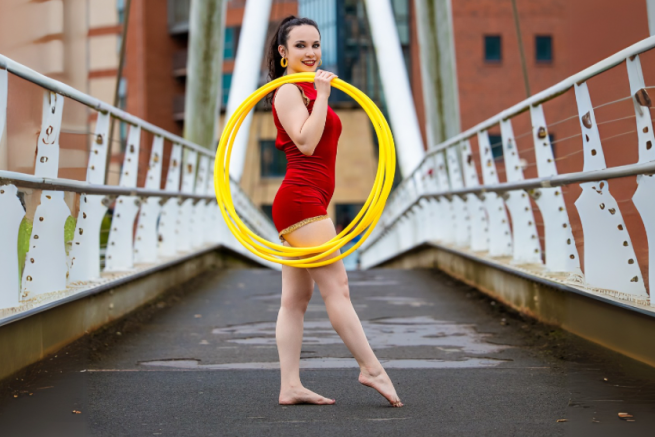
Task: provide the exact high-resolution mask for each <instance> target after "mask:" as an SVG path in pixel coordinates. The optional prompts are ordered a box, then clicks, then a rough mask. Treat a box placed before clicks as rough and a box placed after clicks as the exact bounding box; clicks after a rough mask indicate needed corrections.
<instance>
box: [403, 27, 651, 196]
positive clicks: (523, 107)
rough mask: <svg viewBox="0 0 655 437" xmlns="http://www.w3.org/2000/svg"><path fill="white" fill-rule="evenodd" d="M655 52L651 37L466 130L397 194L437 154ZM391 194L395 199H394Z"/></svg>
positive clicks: (435, 150)
mask: <svg viewBox="0 0 655 437" xmlns="http://www.w3.org/2000/svg"><path fill="white" fill-rule="evenodd" d="M653 48H655V36H650V37H648V38H645V39H643V40H641V41H639V42H637V43H635V44H633V45H631V46H630V47H627V48H625V49H623V50H621V51H619V52H617V53H615V54H613V55H611V56H609V57H607V58H605V59H603V60H602V61H599V62H597V63H595V64H594V65H592V66H590V67H587V68H585V69H584V70H582V71H580V72H579V73H576V74H574V75H572V76H569V77H567V78H566V79H564V80H562V81H561V82H558V83H556V84H555V85H553V86H551V87H549V88H546V89H545V90H543V91H541V92H539V93H537V94H535V95H533V96H531V97H529V98H527V99H525V100H522V101H521V102H519V103H517V104H515V105H514V106H511V107H509V108H507V109H505V110H503V111H501V112H499V113H498V114H496V115H494V116H493V117H490V118H488V119H486V120H484V121H482V122H480V123H478V124H476V125H475V126H473V127H471V128H470V129H467V130H465V131H464V132H462V133H460V134H458V135H455V136H454V137H452V138H449V139H448V140H446V141H444V142H442V143H439V144H437V145H434V146H431V147H429V148H428V151H427V153H426V154H425V156H424V157H423V159H422V160H421V162H420V163H419V164H418V165H417V166H416V168H415V169H414V170H413V171H412V173H411V174H410V175H408V176H407V177H405V178H403V181H402V182H401V183H400V184H399V185H398V187H396V190H397V189H398V188H400V186H402V185H403V184H405V183H406V181H407V180H411V179H412V178H413V177H414V175H415V174H416V172H418V171H419V170H420V168H421V167H422V166H423V164H424V163H425V161H426V160H427V159H429V158H430V157H431V156H433V155H434V154H435V153H438V152H440V151H443V150H445V149H447V148H448V147H451V146H454V145H456V144H457V143H460V142H462V141H465V140H467V139H469V138H471V137H473V136H474V135H475V134H477V133H478V132H481V131H485V130H487V129H489V128H490V127H492V126H494V125H496V124H498V123H500V122H501V121H503V120H507V119H508V118H512V117H514V116H516V115H519V114H521V113H523V112H525V111H527V110H529V109H530V106H537V105H539V104H542V103H545V102H547V101H549V100H551V99H554V98H555V97H557V96H559V95H561V94H563V93H565V92H567V91H568V90H569V89H571V88H572V87H573V86H574V85H575V84H578V83H581V82H584V81H586V80H588V79H591V78H592V77H594V76H596V75H598V74H600V73H603V72H604V71H607V70H609V69H611V68H613V67H616V66H617V65H619V64H621V63H622V62H624V61H625V60H626V59H627V58H629V57H632V56H635V55H638V54H640V53H643V52H645V51H647V50H651V49H653ZM393 194H394V193H392V198H393Z"/></svg>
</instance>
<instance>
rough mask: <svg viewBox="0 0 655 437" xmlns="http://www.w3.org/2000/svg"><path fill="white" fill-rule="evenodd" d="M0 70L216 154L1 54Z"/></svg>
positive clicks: (200, 151) (177, 141) (188, 145)
mask: <svg viewBox="0 0 655 437" xmlns="http://www.w3.org/2000/svg"><path fill="white" fill-rule="evenodd" d="M0 68H2V69H5V70H7V71H8V72H10V73H12V74H15V75H16V76H18V77H21V78H23V79H25V80H28V81H30V82H32V83H35V84H37V85H39V86H41V87H42V88H45V89H47V90H49V91H52V92H53V93H57V94H60V95H62V96H64V97H68V98H70V99H73V100H75V101H77V102H80V103H82V104H83V105H86V106H88V107H89V108H92V109H94V110H95V111H97V112H102V113H103V114H111V115H112V116H113V117H114V118H117V119H119V120H122V121H124V122H126V123H129V124H132V125H138V126H140V127H141V128H142V129H144V130H146V131H148V132H150V133H152V134H154V135H158V136H160V137H162V138H164V139H166V140H168V141H170V142H172V143H175V144H180V145H182V146H184V147H188V148H189V149H191V150H195V151H196V152H198V153H201V154H203V155H206V156H209V157H212V158H213V157H214V156H215V155H216V153H215V152H214V151H212V150H209V149H207V148H205V147H202V146H199V145H198V144H195V143H192V142H191V141H188V140H185V139H184V138H182V137H180V136H178V135H175V134H173V133H171V132H168V131H166V130H164V129H162V128H160V127H158V126H155V125H154V124H152V123H149V122H147V121H145V120H143V119H141V118H139V117H137V116H134V115H132V114H129V113H127V112H125V111H123V110H122V109H119V108H116V107H115V106H112V105H110V104H109V103H106V102H103V101H102V100H100V99H97V98H95V97H92V96H90V95H88V94H85V93H83V92H82V91H79V90H77V89H75V88H73V87H71V86H70V85H66V84H65V83H62V82H59V81H58V80H56V79H52V78H50V77H47V76H44V75H43V74H41V73H38V72H36V71H34V70H32V69H31V68H29V67H26V66H25V65H23V64H19V63H18V62H16V61H14V60H12V59H10V58H7V57H6V56H4V55H1V54H0Z"/></svg>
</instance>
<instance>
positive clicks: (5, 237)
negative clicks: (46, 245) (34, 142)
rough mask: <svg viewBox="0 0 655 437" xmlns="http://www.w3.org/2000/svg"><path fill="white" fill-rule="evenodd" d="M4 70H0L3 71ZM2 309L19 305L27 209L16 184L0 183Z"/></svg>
mask: <svg viewBox="0 0 655 437" xmlns="http://www.w3.org/2000/svg"><path fill="white" fill-rule="evenodd" d="M2 71H4V70H0V73H2ZM0 211H2V213H1V214H0V247H2V248H3V249H2V250H0V278H2V287H0V309H2V308H12V307H15V306H18V303H19V296H20V288H19V287H20V284H19V272H18V253H17V251H16V249H17V247H18V230H19V228H20V223H21V221H22V220H23V217H25V209H23V205H22V204H21V203H20V200H19V199H18V189H17V188H16V186H15V185H0Z"/></svg>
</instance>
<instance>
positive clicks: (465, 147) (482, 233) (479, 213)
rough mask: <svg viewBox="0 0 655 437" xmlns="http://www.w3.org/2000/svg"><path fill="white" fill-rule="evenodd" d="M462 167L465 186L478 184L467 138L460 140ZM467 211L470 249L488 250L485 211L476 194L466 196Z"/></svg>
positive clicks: (487, 229)
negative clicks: (469, 225) (469, 227)
mask: <svg viewBox="0 0 655 437" xmlns="http://www.w3.org/2000/svg"><path fill="white" fill-rule="evenodd" d="M461 151H462V167H463V169H464V172H463V173H464V178H463V181H464V185H465V186H466V188H474V187H479V186H480V179H478V171H477V170H476V168H475V162H474V161H473V155H472V154H471V143H470V142H469V140H465V141H463V142H462V148H461ZM466 203H467V204H468V212H469V217H470V220H469V222H470V224H471V250H473V251H474V252H482V251H487V250H489V221H488V220H487V212H486V211H485V209H484V206H483V204H482V201H481V200H480V198H479V197H478V196H477V195H476V194H469V195H467V196H466Z"/></svg>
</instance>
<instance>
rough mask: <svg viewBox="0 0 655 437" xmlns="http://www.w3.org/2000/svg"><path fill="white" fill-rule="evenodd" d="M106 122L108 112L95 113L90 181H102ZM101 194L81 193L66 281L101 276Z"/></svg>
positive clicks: (89, 168) (92, 278)
mask: <svg viewBox="0 0 655 437" xmlns="http://www.w3.org/2000/svg"><path fill="white" fill-rule="evenodd" d="M109 122H110V115H109V114H103V113H101V112H100V113H98V119H97V120H96V130H95V135H94V136H93V138H92V139H91V152H90V154H89V162H88V163H87V169H86V181H87V182H89V183H90V184H97V185H103V184H104V183H105V169H106V165H105V162H106V159H107V149H108V148H109V147H110V145H109V124H110V123H109ZM104 198H105V196H102V195H89V194H82V195H81V196H80V210H79V212H78V214H77V222H76V224H75V226H76V229H75V236H74V237H73V246H72V247H71V250H70V253H69V255H68V260H69V261H68V263H69V269H68V284H69V285H72V284H75V283H76V282H83V281H92V280H94V279H99V278H100V229H101V226H102V219H103V218H104V217H105V213H106V212H107V205H106V203H107V202H106V201H105V202H103V199H104Z"/></svg>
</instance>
